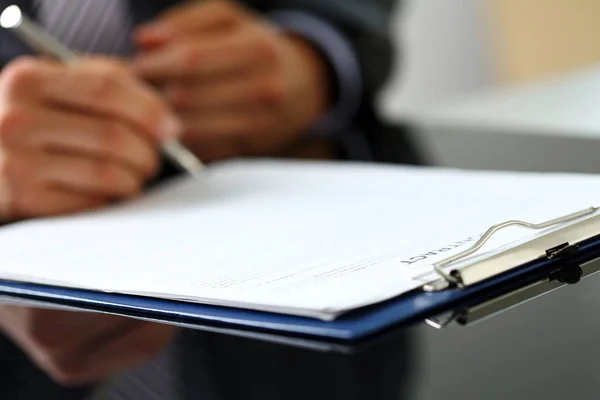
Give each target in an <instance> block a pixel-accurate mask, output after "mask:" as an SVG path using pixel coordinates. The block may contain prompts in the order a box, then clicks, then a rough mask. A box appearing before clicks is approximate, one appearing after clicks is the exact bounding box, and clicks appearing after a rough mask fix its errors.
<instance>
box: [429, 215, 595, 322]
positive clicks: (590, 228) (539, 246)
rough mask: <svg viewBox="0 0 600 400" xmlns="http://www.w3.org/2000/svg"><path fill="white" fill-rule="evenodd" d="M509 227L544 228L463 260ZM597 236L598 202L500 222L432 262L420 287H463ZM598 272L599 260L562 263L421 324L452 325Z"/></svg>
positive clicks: (569, 252)
mask: <svg viewBox="0 0 600 400" xmlns="http://www.w3.org/2000/svg"><path fill="white" fill-rule="evenodd" d="M509 226H521V227H525V228H528V229H532V230H544V229H547V230H548V232H546V233H544V234H541V235H539V236H537V237H535V238H533V239H531V240H528V241H525V242H522V243H519V244H517V245H515V246H514V247H511V248H508V249H507V250H505V251H501V252H497V253H495V254H492V255H491V256H489V257H487V258H483V259H480V260H478V261H477V260H475V261H473V262H471V263H469V258H470V257H471V256H473V255H474V254H475V253H476V252H477V251H478V250H480V249H481V248H482V247H483V246H484V245H485V244H486V243H487V242H488V241H489V239H490V238H491V237H492V236H493V235H494V234H495V233H496V232H498V231H499V230H501V229H504V228H507V227H509ZM599 235H600V206H593V207H590V208H587V209H585V210H582V211H578V212H575V213H572V214H569V215H565V216H562V217H559V218H556V219H552V220H550V221H546V222H542V223H539V224H534V223H529V222H525V221H519V220H511V221H506V222H502V223H500V224H497V225H494V226H492V227H490V228H489V229H488V230H487V231H486V232H485V233H484V234H483V235H482V236H481V238H480V239H479V240H478V241H477V242H476V243H475V244H474V245H473V246H471V247H470V248H468V249H467V250H465V251H462V252H460V253H458V254H456V255H454V256H451V257H448V258H446V259H443V260H441V261H439V262H437V263H435V264H434V265H433V269H434V272H435V274H436V275H437V276H438V279H436V280H434V281H431V282H428V283H427V284H425V285H424V286H423V287H422V289H423V290H424V291H426V292H438V291H443V290H448V289H463V288H467V287H470V286H473V285H476V284H478V283H481V282H483V281H485V280H487V279H490V278H493V277H496V276H498V275H500V274H503V273H505V272H509V271H511V270H513V269H516V268H519V267H520V266H522V265H524V264H526V263H528V262H531V261H535V260H543V259H546V260H553V259H558V258H565V259H567V258H569V257H572V256H574V255H576V254H577V253H578V252H579V245H580V244H581V243H582V242H584V241H586V240H588V239H591V238H593V237H595V236H599ZM461 265H462V267H461ZM599 271H600V258H599V259H593V260H590V261H587V262H585V263H578V264H572V263H566V265H565V267H564V268H560V269H558V270H556V271H553V272H552V273H550V274H549V275H548V276H547V277H546V278H544V279H542V280H539V281H537V282H535V283H533V284H529V285H527V286H525V287H521V288H519V289H517V290H514V291H512V292H509V293H506V294H504V295H501V296H500V297H497V298H492V299H489V300H486V301H484V302H482V303H480V304H477V305H475V306H471V307H469V308H464V307H463V308H459V309H457V310H453V311H451V312H448V313H445V314H443V315H440V316H437V317H435V318H429V319H427V320H426V322H427V323H428V324H429V325H431V326H433V327H435V328H438V329H440V328H444V327H446V326H448V325H451V324H453V323H458V324H459V325H469V324H471V323H474V322H477V321H480V320H482V319H484V318H487V317H490V316H492V315H495V314H498V313H500V312H502V311H504V310H507V309H509V308H511V307H514V306H517V305H519V304H522V303H525V302H527V301H529V300H532V299H534V298H536V297H538V296H541V295H543V294H546V293H548V292H550V291H553V290H555V289H558V288H560V287H562V286H565V285H568V284H574V283H577V282H579V281H580V280H581V279H582V278H585V277H588V276H590V275H592V274H594V273H596V272H599Z"/></svg>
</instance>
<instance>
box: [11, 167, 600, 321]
mask: <svg viewBox="0 0 600 400" xmlns="http://www.w3.org/2000/svg"><path fill="white" fill-rule="evenodd" d="M598 202H600V177H596V176H592V175H571V174H534V173H531V174H525V173H500V172H472V171H471V172H467V171H458V170H446V169H434V168H413V167H400V166H384V165H375V164H359V163H346V164H344V163H321V162H306V163H305V162H292V161H288V162H280V161H271V160H254V161H247V160H246V161H233V162H227V163H222V164H219V165H216V166H213V167H211V168H210V169H209V171H208V172H207V176H206V177H205V179H202V180H200V181H197V180H193V179H192V178H181V179H179V180H176V181H174V182H171V183H168V184H166V185H163V186H162V187H160V188H159V189H156V190H154V191H152V192H150V193H149V194H147V195H145V196H144V197H143V198H140V199H138V200H135V201H132V202H129V203H127V204H123V205H120V206H117V207H114V208H111V209H109V210H104V211H100V212H94V213H87V214H80V215H77V216H72V217H66V218H53V219H46V220H38V221H28V222H23V223H19V224H15V225H12V226H8V227H5V228H3V229H2V230H0V257H1V258H0V260H1V261H2V262H1V263H0V278H3V279H11V280H18V281H26V282H37V283H50V284H55V285H61V286H66V287H79V288H86V289H92V290H99V291H106V292H118V293H128V294H140V295H149V296H155V297H163V298H171V299H179V300H185V301H194V302H202V303H207V304H216V305H226V306H236V307H243V308H251V309H259V310H267V311H276V312H282V313H288V314H296V315H303V316H310V317H317V318H322V319H332V318H334V317H336V316H337V315H339V314H340V313H343V312H345V311H348V310H351V309H355V308H357V307H361V306H365V305H369V304H373V303H376V302H379V301H382V300H386V299H389V298H391V297H395V296H397V295H399V294H401V293H404V292H407V291H409V290H412V289H414V288H416V287H418V286H420V285H422V282H421V281H419V280H417V279H415V277H417V276H419V275H423V274H424V273H427V272H428V271H430V270H431V264H432V263H434V262H435V261H438V260H440V259H442V258H445V257H448V256H450V255H452V254H456V253H458V252H460V251H462V250H464V249H465V248H467V247H468V246H469V245H471V244H473V243H474V241H475V240H477V239H478V238H479V235H480V234H482V233H483V232H484V231H485V230H486V229H487V228H488V227H489V226H490V225H493V224H495V223H498V222H502V221H504V220H508V219H524V220H527V221H531V222H541V221H545V220H548V219H551V218H555V217H557V216H562V215H565V214H569V213H571V212H574V211H578V210H581V209H585V208H587V207H589V206H591V205H594V204H596V203H598ZM532 234H533V232H531V231H529V230H526V229H520V228H514V229H513V228H509V229H508V230H506V231H505V232H504V233H502V234H500V235H499V236H498V237H497V238H495V239H493V240H492V242H491V243H490V245H486V247H485V248H484V249H483V250H482V251H487V250H493V249H494V248H497V247H498V246H501V245H505V244H507V243H510V242H512V241H516V240H520V239H523V238H525V237H528V236H531V235H532Z"/></svg>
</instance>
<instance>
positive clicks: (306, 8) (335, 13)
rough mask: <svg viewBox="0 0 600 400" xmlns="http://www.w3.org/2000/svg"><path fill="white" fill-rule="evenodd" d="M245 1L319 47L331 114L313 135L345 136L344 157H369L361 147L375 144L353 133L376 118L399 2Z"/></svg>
mask: <svg viewBox="0 0 600 400" xmlns="http://www.w3.org/2000/svg"><path fill="white" fill-rule="evenodd" d="M248 3H250V5H252V6H255V8H256V9H257V10H259V11H260V12H262V13H264V14H265V15H266V16H270V17H271V18H272V19H273V20H274V21H275V22H276V23H279V24H280V25H281V26H282V28H283V29H289V30H291V31H295V32H297V33H299V34H300V35H302V36H304V37H305V38H306V39H307V40H309V41H311V42H313V43H314V44H315V45H316V46H317V47H320V48H321V50H322V51H323V54H324V56H325V58H326V59H327V60H328V61H329V63H330V65H331V67H332V68H331V70H332V73H333V79H332V82H333V84H334V87H333V90H334V93H335V94H336V95H337V96H336V99H335V103H334V104H333V106H332V108H331V110H330V112H329V113H328V114H327V115H326V116H325V117H324V118H323V121H320V123H318V124H317V127H316V130H317V133H318V134H329V135H333V134H338V135H339V134H341V132H344V133H343V134H341V136H339V137H340V139H341V140H342V141H344V142H346V143H345V145H346V147H348V149H347V152H348V153H350V154H348V156H350V157H351V158H370V156H372V154H367V153H371V150H372V149H370V148H369V149H365V148H364V147H372V146H373V145H374V143H373V140H375V139H374V138H373V137H371V136H372V135H373V132H369V137H366V135H364V134H357V132H355V131H356V129H357V128H358V125H361V124H362V125H365V122H366V125H367V127H366V128H365V129H362V130H363V131H365V130H366V131H370V130H372V127H371V126H370V125H372V123H371V120H373V119H374V118H376V117H375V116H374V113H373V101H374V99H375V97H376V95H377V94H378V92H379V90H380V89H381V88H382V86H383V84H384V83H385V82H386V80H387V78H388V77H389V73H390V71H391V68H392V66H393V63H394V56H395V54H394V52H393V47H392V43H391V39H390V36H389V33H388V32H389V18H390V15H391V14H392V12H393V11H394V7H395V6H397V5H399V2H397V1H394V0H345V1H343V2H342V1H336V0H257V1H254V2H253V1H249V2H248ZM366 120H369V121H368V122H367V121H366ZM349 128H352V129H349ZM352 134H354V136H353V137H351V136H352ZM365 139H366V141H365ZM361 141H362V143H361ZM365 150H368V151H365Z"/></svg>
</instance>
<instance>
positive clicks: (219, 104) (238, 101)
mask: <svg viewBox="0 0 600 400" xmlns="http://www.w3.org/2000/svg"><path fill="white" fill-rule="evenodd" d="M285 95H286V88H285V82H284V80H283V79H279V78H278V76H277V75H275V74H260V75H255V74H249V75H248V74H240V75H234V76H231V77H228V78H227V79H215V80H206V81H203V82H199V83H197V84H184V83H181V84H172V85H170V86H167V87H166V89H165V96H166V97H167V99H168V100H169V102H170V103H171V104H172V105H173V106H174V107H175V108H176V109H186V108H187V109H197V110H203V109H220V108H239V107H241V106H252V107H256V106H258V105H264V106H271V107H277V106H280V105H281V104H282V103H283V102H284V101H285Z"/></svg>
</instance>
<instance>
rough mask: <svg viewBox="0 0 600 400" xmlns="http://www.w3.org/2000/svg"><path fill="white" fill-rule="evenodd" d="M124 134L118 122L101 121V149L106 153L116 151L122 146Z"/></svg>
mask: <svg viewBox="0 0 600 400" xmlns="http://www.w3.org/2000/svg"><path fill="white" fill-rule="evenodd" d="M124 134H125V133H124V128H123V127H122V126H121V124H119V123H118V122H114V121H108V122H105V123H103V124H102V125H101V130H100V141H101V146H102V150H103V151H105V152H106V153H108V154H115V153H118V152H119V150H120V149H121V148H122V146H123V141H124V138H123V136H124Z"/></svg>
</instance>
